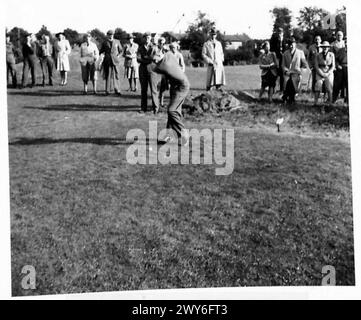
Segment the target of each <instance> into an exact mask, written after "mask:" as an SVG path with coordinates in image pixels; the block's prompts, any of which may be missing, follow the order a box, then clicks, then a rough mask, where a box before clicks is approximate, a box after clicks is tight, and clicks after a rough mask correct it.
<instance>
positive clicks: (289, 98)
mask: <svg viewBox="0 0 361 320" xmlns="http://www.w3.org/2000/svg"><path fill="white" fill-rule="evenodd" d="M288 45H289V49H288V50H286V51H285V53H284V54H283V56H282V71H283V76H284V86H285V87H284V91H283V97H282V100H283V101H284V102H288V103H290V104H292V103H294V102H295V96H296V93H298V91H299V87H300V83H301V69H306V68H307V61H306V57H305V54H304V52H303V51H302V50H299V49H297V48H296V39H295V38H291V39H290V40H289V41H288Z"/></svg>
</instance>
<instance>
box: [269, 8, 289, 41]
mask: <svg viewBox="0 0 361 320" xmlns="http://www.w3.org/2000/svg"><path fill="white" fill-rule="evenodd" d="M270 13H272V15H273V20H274V21H273V32H276V31H277V29H278V28H283V32H284V37H285V38H286V39H287V38H289V37H290V35H291V29H292V28H291V21H292V12H291V10H290V9H288V8H286V7H275V8H273V9H272V10H270Z"/></svg>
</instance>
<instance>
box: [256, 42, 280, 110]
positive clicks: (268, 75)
mask: <svg viewBox="0 0 361 320" xmlns="http://www.w3.org/2000/svg"><path fill="white" fill-rule="evenodd" d="M262 49H263V50H264V53H262V54H261V56H260V66H259V67H260V69H261V70H262V74H261V79H262V84H261V91H260V93H259V99H261V98H262V95H263V93H264V92H265V90H266V88H267V87H268V101H269V102H270V103H271V102H272V97H273V94H274V92H275V87H276V80H277V69H278V61H277V57H276V54H275V53H274V52H271V51H270V43H269V42H268V41H266V42H265V43H264V44H263V45H262Z"/></svg>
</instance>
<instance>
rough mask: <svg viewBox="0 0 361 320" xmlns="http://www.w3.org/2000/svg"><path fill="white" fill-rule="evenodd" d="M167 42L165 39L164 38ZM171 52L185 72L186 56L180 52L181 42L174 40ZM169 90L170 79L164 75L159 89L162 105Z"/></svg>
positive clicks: (170, 48)
mask: <svg viewBox="0 0 361 320" xmlns="http://www.w3.org/2000/svg"><path fill="white" fill-rule="evenodd" d="M164 42H165V39H164ZM169 52H171V53H172V54H173V55H174V57H175V58H176V60H177V62H178V65H179V66H180V68H181V69H182V71H183V72H185V64H184V58H183V55H182V53H181V52H179V44H178V42H176V41H173V42H172V43H171V44H169ZM167 90H169V80H168V78H167V76H165V75H162V80H161V83H160V89H159V103H160V106H161V107H163V106H164V92H165V91H167Z"/></svg>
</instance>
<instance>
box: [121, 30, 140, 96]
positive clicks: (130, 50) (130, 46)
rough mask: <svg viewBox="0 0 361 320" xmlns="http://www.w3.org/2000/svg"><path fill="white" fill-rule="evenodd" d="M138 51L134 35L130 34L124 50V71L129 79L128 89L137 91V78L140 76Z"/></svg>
mask: <svg viewBox="0 0 361 320" xmlns="http://www.w3.org/2000/svg"><path fill="white" fill-rule="evenodd" d="M137 53H138V44H137V43H135V42H134V36H133V35H132V34H130V35H129V36H128V43H127V44H126V45H125V47H124V52H123V56H124V69H125V71H124V72H125V76H126V77H127V79H128V81H129V89H128V91H137V79H138V78H139V70H138V61H137ZM133 83H134V88H133Z"/></svg>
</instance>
